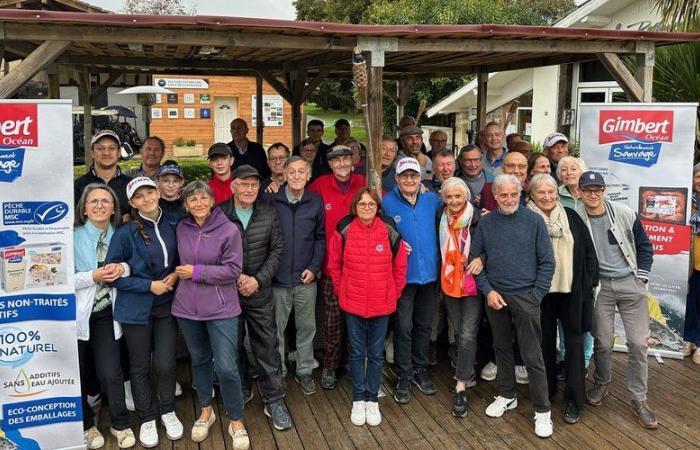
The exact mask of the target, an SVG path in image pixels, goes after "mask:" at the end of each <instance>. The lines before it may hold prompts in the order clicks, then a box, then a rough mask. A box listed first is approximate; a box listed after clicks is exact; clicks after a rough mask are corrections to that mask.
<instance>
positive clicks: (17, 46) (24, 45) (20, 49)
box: [4, 41, 38, 58]
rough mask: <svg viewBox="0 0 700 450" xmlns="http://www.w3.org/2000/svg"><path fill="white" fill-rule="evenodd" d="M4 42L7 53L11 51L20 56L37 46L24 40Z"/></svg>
mask: <svg viewBox="0 0 700 450" xmlns="http://www.w3.org/2000/svg"><path fill="white" fill-rule="evenodd" d="M4 43H5V51H7V53H12V54H14V55H17V56H20V57H22V58H26V57H27V56H29V55H30V54H31V53H32V52H33V51H34V50H36V48H37V47H38V46H37V45H34V44H32V43H31V42H26V41H4Z"/></svg>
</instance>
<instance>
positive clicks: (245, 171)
mask: <svg viewBox="0 0 700 450" xmlns="http://www.w3.org/2000/svg"><path fill="white" fill-rule="evenodd" d="M251 177H255V178H257V179H258V180H262V177H261V176H260V172H258V170H257V169H256V168H255V167H253V166H249V165H248V164H243V165H242V166H238V167H236V169H235V170H234V171H233V178H234V179H238V178H251Z"/></svg>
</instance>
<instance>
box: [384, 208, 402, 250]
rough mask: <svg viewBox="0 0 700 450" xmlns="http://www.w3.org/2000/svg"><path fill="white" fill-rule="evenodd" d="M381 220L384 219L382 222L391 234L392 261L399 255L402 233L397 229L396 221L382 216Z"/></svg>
mask: <svg viewBox="0 0 700 450" xmlns="http://www.w3.org/2000/svg"><path fill="white" fill-rule="evenodd" d="M380 219H382V222H384V225H386V229H387V231H388V232H389V243H390V245H391V254H392V259H394V258H396V255H397V254H398V253H399V248H400V247H399V246H400V245H401V233H399V230H397V229H396V222H394V219H392V218H390V217H386V216H380Z"/></svg>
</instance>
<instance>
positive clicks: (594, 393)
mask: <svg viewBox="0 0 700 450" xmlns="http://www.w3.org/2000/svg"><path fill="white" fill-rule="evenodd" d="M606 395H608V385H607V384H598V383H596V384H594V385H593V389H591V390H590V391H588V392H587V393H586V400H587V401H588V404H590V405H593V406H599V405H601V404H602V403H603V399H604V398H605V396H606Z"/></svg>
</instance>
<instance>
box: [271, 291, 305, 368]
mask: <svg viewBox="0 0 700 450" xmlns="http://www.w3.org/2000/svg"><path fill="white" fill-rule="evenodd" d="M272 297H273V298H274V300H275V321H276V322H277V341H278V343H279V352H280V361H282V376H286V375H287V367H286V365H285V364H284V331H285V329H286V328H287V321H288V320H289V314H290V312H291V310H292V308H294V324H295V326H296V349H297V368H296V373H297V375H299V376H302V375H311V372H312V370H313V368H314V336H315V335H316V282H313V283H310V284H299V285H297V286H294V287H290V288H285V287H273V288H272Z"/></svg>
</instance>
